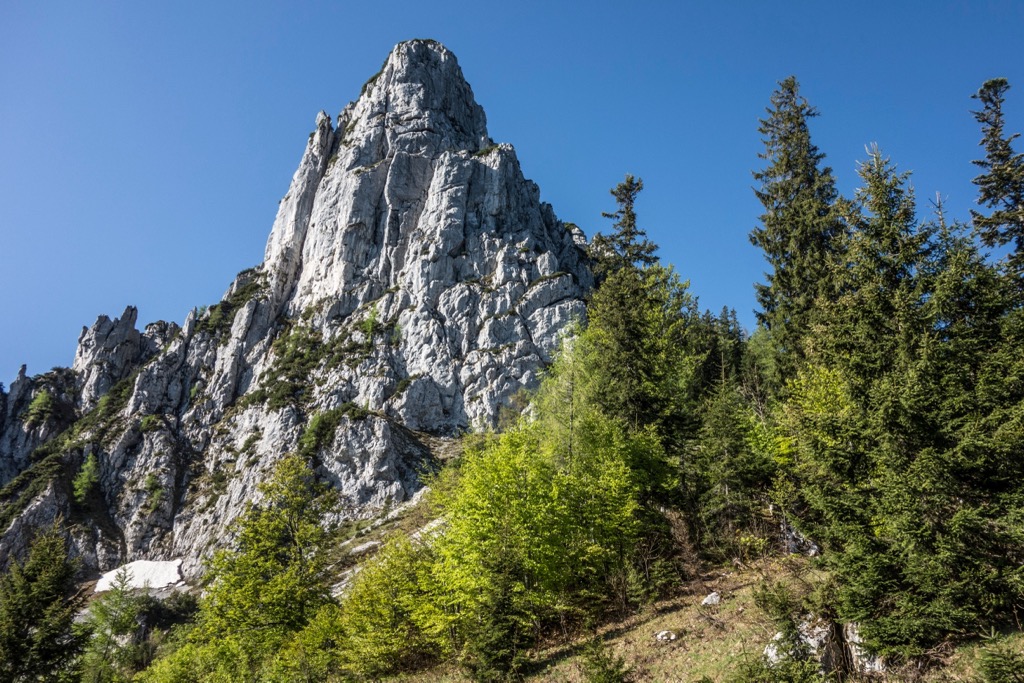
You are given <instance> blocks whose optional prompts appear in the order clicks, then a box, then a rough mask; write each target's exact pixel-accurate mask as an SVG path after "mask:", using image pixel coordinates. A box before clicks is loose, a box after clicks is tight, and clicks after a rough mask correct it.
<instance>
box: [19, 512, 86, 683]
mask: <svg viewBox="0 0 1024 683" xmlns="http://www.w3.org/2000/svg"><path fill="white" fill-rule="evenodd" d="M75 571H76V566H75V563H74V562H72V561H71V560H70V559H69V558H68V551H67V544H66V542H65V540H64V536H63V534H62V533H61V532H60V529H59V527H58V525H54V526H52V527H50V528H48V529H46V530H44V531H42V532H40V533H39V534H38V535H37V536H36V537H35V539H34V540H33V541H32V544H31V545H30V547H29V552H28V557H27V559H26V560H25V561H24V563H21V562H18V561H17V560H15V561H13V562H12V563H11V566H10V568H9V570H8V572H7V574H5V575H4V576H3V577H2V578H0V681H2V682H3V683H8V682H10V683H19V682H21V681H25V682H27V681H62V680H70V679H71V678H72V677H73V675H74V667H75V664H76V662H77V659H78V656H79V654H80V653H81V651H82V646H83V644H84V637H83V635H82V634H81V632H80V631H78V630H77V629H75V628H74V617H75V613H76V612H77V611H78V609H79V608H80V607H81V605H82V597H81V595H80V594H79V593H78V592H77V591H76V586H75Z"/></svg>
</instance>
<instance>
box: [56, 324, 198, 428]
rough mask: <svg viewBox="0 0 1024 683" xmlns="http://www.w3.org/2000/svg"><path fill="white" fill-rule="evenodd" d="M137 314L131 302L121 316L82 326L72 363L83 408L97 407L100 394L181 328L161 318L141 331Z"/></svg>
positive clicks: (85, 409) (79, 401) (86, 410)
mask: <svg viewBox="0 0 1024 683" xmlns="http://www.w3.org/2000/svg"><path fill="white" fill-rule="evenodd" d="M138 315H139V311H138V309H136V308H135V307H134V306H128V307H127V308H125V309H124V313H122V314H121V317H120V318H114V320H111V319H110V318H108V317H107V316H105V315H101V316H100V317H99V318H98V319H97V320H96V322H95V323H94V324H93V326H92V327H89V328H87V327H83V328H82V334H81V336H80V337H79V338H78V349H77V350H76V351H75V362H74V364H73V365H72V366H71V369H72V370H74V372H75V379H76V382H77V389H78V396H77V399H78V407H79V409H80V410H81V411H82V412H88V411H90V410H92V409H93V408H95V407H96V404H97V403H98V402H99V400H100V397H101V396H103V395H104V394H106V393H107V392H108V391H110V390H111V389H112V388H113V386H114V385H115V384H117V383H118V382H120V381H121V380H123V379H124V378H126V377H128V376H129V375H130V374H131V373H132V371H134V370H135V369H137V368H138V367H139V365H140V364H141V363H143V362H145V361H146V360H148V359H149V358H151V357H153V356H154V355H155V354H156V353H157V351H159V350H160V348H161V347H162V346H163V345H164V344H166V343H167V342H168V341H169V340H170V338H171V337H172V336H174V335H175V334H177V332H178V326H177V325H176V324H174V323H165V322H158V323H153V324H151V325H149V326H147V327H146V331H145V333H140V332H139V331H138V330H136V329H135V321H136V320H137V319H138Z"/></svg>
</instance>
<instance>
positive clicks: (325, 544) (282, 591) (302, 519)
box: [197, 455, 335, 641]
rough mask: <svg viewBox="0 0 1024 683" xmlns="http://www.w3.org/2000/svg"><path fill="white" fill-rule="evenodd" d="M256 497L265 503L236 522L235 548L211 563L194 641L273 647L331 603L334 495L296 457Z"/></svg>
mask: <svg viewBox="0 0 1024 683" xmlns="http://www.w3.org/2000/svg"><path fill="white" fill-rule="evenodd" d="M260 493H261V494H262V495H263V497H264V500H263V502H262V503H261V504H258V505H254V506H252V507H251V508H250V509H249V511H248V512H247V513H245V515H244V516H243V517H242V518H241V519H240V521H239V523H238V524H237V526H236V537H235V540H234V542H233V544H232V547H231V548H230V549H228V550H224V551H221V552H219V553H217V554H216V555H214V557H213V560H212V561H211V563H210V571H209V574H208V577H207V578H208V580H209V581H210V587H209V590H208V592H207V594H206V596H205V597H204V598H203V601H202V603H201V607H200V619H199V626H198V630H197V636H198V637H207V638H211V639H212V638H215V637H217V638H219V637H223V636H224V635H227V634H238V635H240V636H241V635H245V636H253V635H254V634H255V636H254V637H255V638H256V639H258V640H262V639H267V640H268V641H274V640H277V639H278V638H280V637H281V636H282V635H284V634H287V633H291V632H294V631H297V630H299V629H301V628H302V627H303V626H304V625H305V624H306V622H307V621H308V620H309V619H310V618H311V617H312V616H313V614H314V613H315V612H316V611H317V609H319V607H320V606H321V605H323V604H325V603H327V602H329V601H330V594H329V591H328V586H329V581H330V576H329V574H328V572H327V564H328V550H329V549H330V546H331V534H330V532H329V530H327V529H325V528H324V527H323V526H322V522H323V521H324V519H325V517H326V516H327V514H328V513H329V512H330V511H331V510H332V509H333V508H334V507H335V504H334V502H333V501H332V496H331V493H330V492H329V490H328V489H327V488H326V486H325V485H324V484H322V483H320V482H318V481H316V479H315V476H314V474H313V473H312V472H311V471H310V469H309V467H308V465H307V464H306V462H305V461H304V460H303V459H301V458H300V457H298V456H295V455H290V456H286V457H285V458H284V459H282V460H281V461H280V462H279V463H278V464H277V466H276V468H275V470H274V475H273V477H272V478H271V479H270V480H269V481H268V482H267V483H265V484H263V485H262V486H260Z"/></svg>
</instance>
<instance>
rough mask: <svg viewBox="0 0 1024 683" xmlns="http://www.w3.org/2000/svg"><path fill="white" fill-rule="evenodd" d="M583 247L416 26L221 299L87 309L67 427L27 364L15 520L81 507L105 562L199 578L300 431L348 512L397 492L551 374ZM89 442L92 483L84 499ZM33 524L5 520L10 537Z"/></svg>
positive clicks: (577, 303) (16, 429)
mask: <svg viewBox="0 0 1024 683" xmlns="http://www.w3.org/2000/svg"><path fill="white" fill-rule="evenodd" d="M584 245H585V238H584V237H583V235H582V233H580V232H579V230H578V229H576V228H575V227H570V226H567V225H566V224H563V223H561V222H560V221H559V220H558V219H557V218H556V217H555V215H554V212H553V211H552V209H551V207H550V206H549V205H547V204H544V203H542V202H541V201H540V193H539V190H538V188H537V186H536V185H535V184H534V183H532V182H531V181H529V180H526V179H525V178H524V177H523V175H522V171H521V170H520V167H519V162H518V160H517V158H516V155H515V151H514V150H513V148H512V147H511V146H509V145H505V144H494V143H493V141H491V139H490V138H489V137H488V134H487V128H486V118H485V116H484V112H483V110H482V109H481V107H480V106H479V105H478V104H477V103H476V102H475V100H474V98H473V93H472V90H471V89H470V87H469V85H468V84H467V83H466V81H465V79H464V78H463V76H462V72H461V69H460V68H459V66H458V63H457V61H456V59H455V56H454V55H453V54H452V53H451V52H449V51H448V50H447V49H446V48H445V47H443V46H442V45H440V44H438V43H436V42H433V41H410V42H407V43H402V44H400V45H399V46H397V47H396V48H395V49H394V50H393V51H392V53H391V54H390V56H389V57H388V59H387V61H386V62H385V64H384V66H383V68H382V70H381V72H380V73H379V74H377V75H376V76H374V77H373V78H371V79H370V80H369V81H368V82H367V83H366V84H365V85H364V86H363V90H362V93H361V94H360V97H359V98H358V99H357V100H356V101H355V102H353V103H351V104H350V105H348V106H347V107H345V109H344V111H342V112H341V114H340V115H339V116H338V117H337V119H336V121H334V122H332V120H331V118H330V117H329V116H328V115H327V114H326V113H323V112H321V113H320V114H319V115H318V116H317V118H316V122H315V129H314V131H313V132H312V133H311V134H310V136H309V140H308V142H307V145H306V149H305V151H304V153H303V155H302V160H301V162H300V164H299V168H298V170H297V171H296V172H295V175H294V177H293V179H292V182H291V186H290V187H289V189H288V192H287V194H286V195H285V197H284V199H283V200H282V201H281V203H280V206H279V210H278V214H277V217H276V219H275V221H274V225H273V229H272V231H271V234H270V237H269V239H268V241H267V247H266V255H265V260H264V262H263V263H262V264H261V265H260V266H257V267H255V268H253V269H250V270H247V271H244V272H242V273H239V275H238V277H237V278H236V279H235V281H234V282H233V283H232V285H231V286H230V288H229V289H228V291H227V292H226V294H225V296H224V298H223V300H222V301H221V302H220V303H218V304H217V305H215V306H211V307H209V308H208V309H204V310H194V311H192V312H191V313H190V314H189V315H188V317H187V318H186V320H185V322H184V323H183V325H182V326H181V327H180V328H178V327H177V326H176V325H173V324H166V323H158V324H155V325H151V326H149V327H147V329H146V331H145V332H142V333H140V332H138V331H137V330H136V328H135V322H136V320H135V319H136V311H135V309H134V308H132V307H129V308H127V309H126V310H125V312H124V313H123V314H122V315H121V317H120V318H117V319H115V320H113V321H111V320H109V319H108V318H106V317H105V316H103V317H101V318H100V319H99V320H98V321H97V322H96V324H95V325H93V327H92V328H90V329H87V330H84V331H83V334H82V337H81V338H80V340H79V349H78V353H77V354H76V357H75V364H74V367H73V368H72V369H71V370H70V371H67V373H68V378H69V381H68V382H67V384H68V388H67V390H66V391H64V393H63V394H62V401H64V403H66V404H67V405H68V406H70V407H71V409H72V413H73V416H72V417H73V418H75V417H77V418H78V419H77V422H74V424H73V426H71V427H70V428H67V427H68V425H69V424H70V422H66V423H59V422H54V423H53V425H52V427H51V431H52V432H53V433H48V434H46V435H39V434H37V435H36V437H33V438H34V439H35V441H33V440H32V439H29V438H28V437H27V436H25V434H27V432H26V431H25V425H26V422H25V415H26V414H27V413H26V411H27V410H28V407H27V406H28V403H29V402H30V401H31V400H33V399H32V398H31V396H30V393H31V391H36V390H35V389H31V388H30V387H29V384H31V383H32V382H34V381H35V380H34V379H33V378H19V380H18V381H16V382H15V383H14V384H13V385H12V387H11V392H10V394H9V395H8V396H7V397H6V399H5V400H4V401H3V404H6V405H5V406H4V405H3V404H0V407H4V417H3V420H4V422H3V423H0V430H2V432H0V474H3V473H5V472H7V473H10V476H8V479H11V478H12V477H13V476H14V475H15V474H17V473H20V476H18V477H17V479H16V480H14V481H12V482H11V483H10V484H9V485H8V486H7V487H5V488H4V489H3V491H2V492H0V507H2V506H4V505H6V506H7V509H8V510H13V511H15V512H13V513H10V514H9V515H8V518H4V519H0V523H2V524H0V526H2V527H3V528H4V529H11V530H14V529H15V528H18V529H24V528H25V519H26V518H25V517H24V515H22V516H21V517H19V516H18V514H19V513H20V512H21V511H28V510H32V514H33V517H32V525H38V524H42V523H45V519H44V518H46V517H50V518H53V517H56V516H57V515H65V516H67V515H69V514H72V513H73V514H75V515H77V516H78V517H85V518H86V519H87V520H88V523H86V524H78V525H76V526H75V527H74V528H73V529H72V530H70V531H69V534H70V536H71V539H72V542H73V545H74V547H75V549H76V552H77V553H78V554H80V555H81V556H82V557H83V558H84V559H85V561H86V563H87V564H88V565H89V566H90V567H91V568H92V569H98V570H109V569H111V568H112V567H114V566H117V564H120V563H123V562H127V561H130V560H140V559H146V560H160V559H173V558H184V561H183V564H182V571H183V572H184V574H185V575H186V576H189V575H194V574H195V573H196V571H197V570H198V569H199V567H200V563H201V560H202V558H203V557H204V556H206V555H207V554H208V552H209V551H210V550H211V549H212V548H213V547H215V546H216V545H217V544H219V543H223V541H224V539H225V538H226V537H227V533H226V530H227V528H228V525H229V524H230V522H231V520H233V519H234V518H235V517H236V516H237V515H238V514H239V513H240V512H241V511H243V510H244V509H245V506H246V504H247V503H248V502H249V501H251V500H253V499H254V497H255V496H257V495H258V494H257V488H258V485H259V483H260V482H261V481H263V480H264V479H265V478H266V476H267V473H268V472H269V471H270V469H271V468H272V467H273V465H274V464H275V463H276V461H277V460H278V459H279V458H280V457H281V456H282V455H283V454H285V453H287V452H289V451H294V450H301V451H302V452H304V453H305V454H307V455H308V456H310V457H311V458H313V459H314V460H315V461H316V462H317V463H318V464H319V471H320V474H321V476H323V477H324V479H326V480H328V481H330V482H331V483H333V484H334V486H335V487H336V488H337V490H338V492H339V495H341V496H342V497H343V498H344V500H345V502H346V503H347V504H348V508H347V512H346V514H348V515H352V516H359V515H367V514H371V513H372V512H373V511H374V510H377V509H380V508H382V507H384V506H386V505H388V504H391V503H396V502H400V501H402V500H405V499H407V498H409V497H410V496H411V495H412V494H413V493H414V492H415V491H416V490H417V489H418V488H419V486H420V484H419V477H420V475H421V473H422V472H423V471H424V470H425V469H429V468H430V467H432V450H433V449H434V446H436V444H437V442H438V440H439V439H442V438H445V437H454V436H456V435H458V434H460V433H461V432H463V431H465V430H466V429H470V428H473V427H487V426H492V425H494V424H495V423H496V420H497V417H498V413H499V411H500V409H501V407H502V406H503V405H504V404H506V403H508V402H510V401H511V399H512V397H513V396H514V394H516V393H517V392H518V391H520V390H522V389H524V388H528V387H532V386H534V385H535V384H536V383H537V382H538V380H539V377H540V373H541V372H542V371H543V368H544V366H545V364H546V363H547V362H548V361H549V360H550V358H551V354H552V353H553V351H554V350H555V349H556V347H557V345H558V343H559V338H560V335H561V334H562V333H563V332H564V331H565V330H566V329H567V327H568V326H569V325H570V323H571V322H572V321H573V320H576V319H581V318H582V317H583V316H584V315H585V307H584V302H583V298H584V296H585V294H586V292H587V291H588V289H589V288H590V287H591V285H592V277H591V274H590V270H589V266H588V261H587V258H586V256H585V252H584V250H583V248H582V247H583V246H584ZM27 387H29V388H27ZM62 405H63V404H62ZM56 427H59V428H60V430H62V431H61V433H60V434H59V436H58V435H57V433H56V432H55V431H53V429H54V428H56ZM60 430H58V431H60ZM19 435H21V436H19ZM43 436H45V438H43ZM19 439H20V441H19ZM26 439H27V440H26ZM40 444H42V447H41V448H40ZM26 449H27V450H26ZM33 450H34V454H33V455H32V456H31V458H30V457H29V455H28V454H29V453H33ZM90 455H95V456H96V458H97V461H98V463H99V466H100V467H99V469H100V475H99V479H100V481H99V484H98V486H97V487H96V489H95V490H94V491H93V492H92V494H90V495H91V496H92V497H91V498H89V499H88V500H86V501H80V502H78V503H73V502H72V501H71V500H70V497H71V494H70V491H71V487H70V485H69V482H70V479H71V478H72V477H74V476H75V473H76V472H78V470H79V468H80V467H81V464H82V463H83V462H84V461H85V459H86V458H87V457H89V456H90ZM29 460H34V461H35V463H34V464H30V463H29ZM47 482H50V483H47ZM12 515H13V516H12ZM23 542H24V533H20V532H19V533H17V534H13V533H6V534H4V535H3V536H0V554H4V553H11V552H16V551H17V550H18V548H19V547H20V545H23Z"/></svg>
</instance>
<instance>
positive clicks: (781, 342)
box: [750, 76, 844, 377]
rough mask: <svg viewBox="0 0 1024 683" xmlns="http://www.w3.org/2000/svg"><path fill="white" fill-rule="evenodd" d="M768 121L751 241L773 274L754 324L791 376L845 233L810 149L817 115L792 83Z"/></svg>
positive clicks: (826, 174) (833, 194)
mask: <svg viewBox="0 0 1024 683" xmlns="http://www.w3.org/2000/svg"><path fill="white" fill-rule="evenodd" d="M767 112H768V116H767V118H764V119H762V120H761V125H760V127H759V128H758V130H759V131H760V133H761V135H762V136H763V140H764V145H765V150H764V152H762V153H761V154H760V155H759V156H760V158H762V159H764V160H765V161H766V162H767V164H768V165H767V167H766V168H765V169H763V170H761V171H756V172H755V173H754V179H755V180H756V181H758V182H759V183H760V188H759V189H756V190H755V194H756V195H757V198H758V200H760V202H761V204H762V205H763V206H764V213H763V214H761V225H760V226H759V227H756V228H754V230H753V231H752V232H751V233H750V241H751V242H752V243H753V244H754V245H755V246H757V247H760V248H761V249H762V250H763V251H764V255H765V258H766V259H767V261H768V265H769V266H770V267H771V269H772V270H771V272H770V273H768V274H767V283H766V284H758V285H756V289H757V301H758V304H759V305H760V306H761V311H759V312H758V314H757V315H758V321H759V322H760V323H761V324H762V325H764V326H765V327H766V328H767V329H768V330H769V332H770V333H771V336H772V339H773V340H774V345H775V347H776V350H777V351H776V352H777V356H778V358H777V365H778V370H779V371H780V372H781V373H782V375H783V377H789V376H791V375H792V372H793V369H794V368H795V367H796V365H797V364H798V362H799V360H800V359H801V358H802V357H803V350H802V348H801V340H802V338H803V337H804V335H805V334H806V333H807V330H808V318H809V315H810V311H811V310H812V308H813V307H814V304H815V300H816V299H817V298H818V297H820V296H825V295H827V294H828V293H829V286H828V279H829V269H828V264H829V261H830V260H831V259H832V257H833V256H834V255H835V253H836V251H837V249H838V246H839V239H840V238H841V237H842V235H843V233H844V228H843V225H842V222H841V221H840V220H839V218H838V213H837V211H836V205H837V200H838V193H837V191H836V188H835V179H834V178H833V176H832V169H830V168H829V167H827V166H822V162H823V161H824V158H825V155H824V154H823V153H822V152H820V151H819V150H818V148H817V147H816V146H815V145H814V143H812V142H811V135H810V129H809V126H808V122H809V120H810V119H812V118H814V117H815V116H817V115H818V112H817V110H816V109H815V108H814V107H812V106H811V105H810V104H808V103H807V100H806V99H804V98H803V97H802V96H801V95H800V90H799V85H798V84H797V81H796V78H794V77H792V76H790V77H789V78H787V79H785V80H784V81H782V82H781V83H779V88H778V90H776V91H775V92H774V93H773V94H772V97H771V107H769V108H768V110H767Z"/></svg>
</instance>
